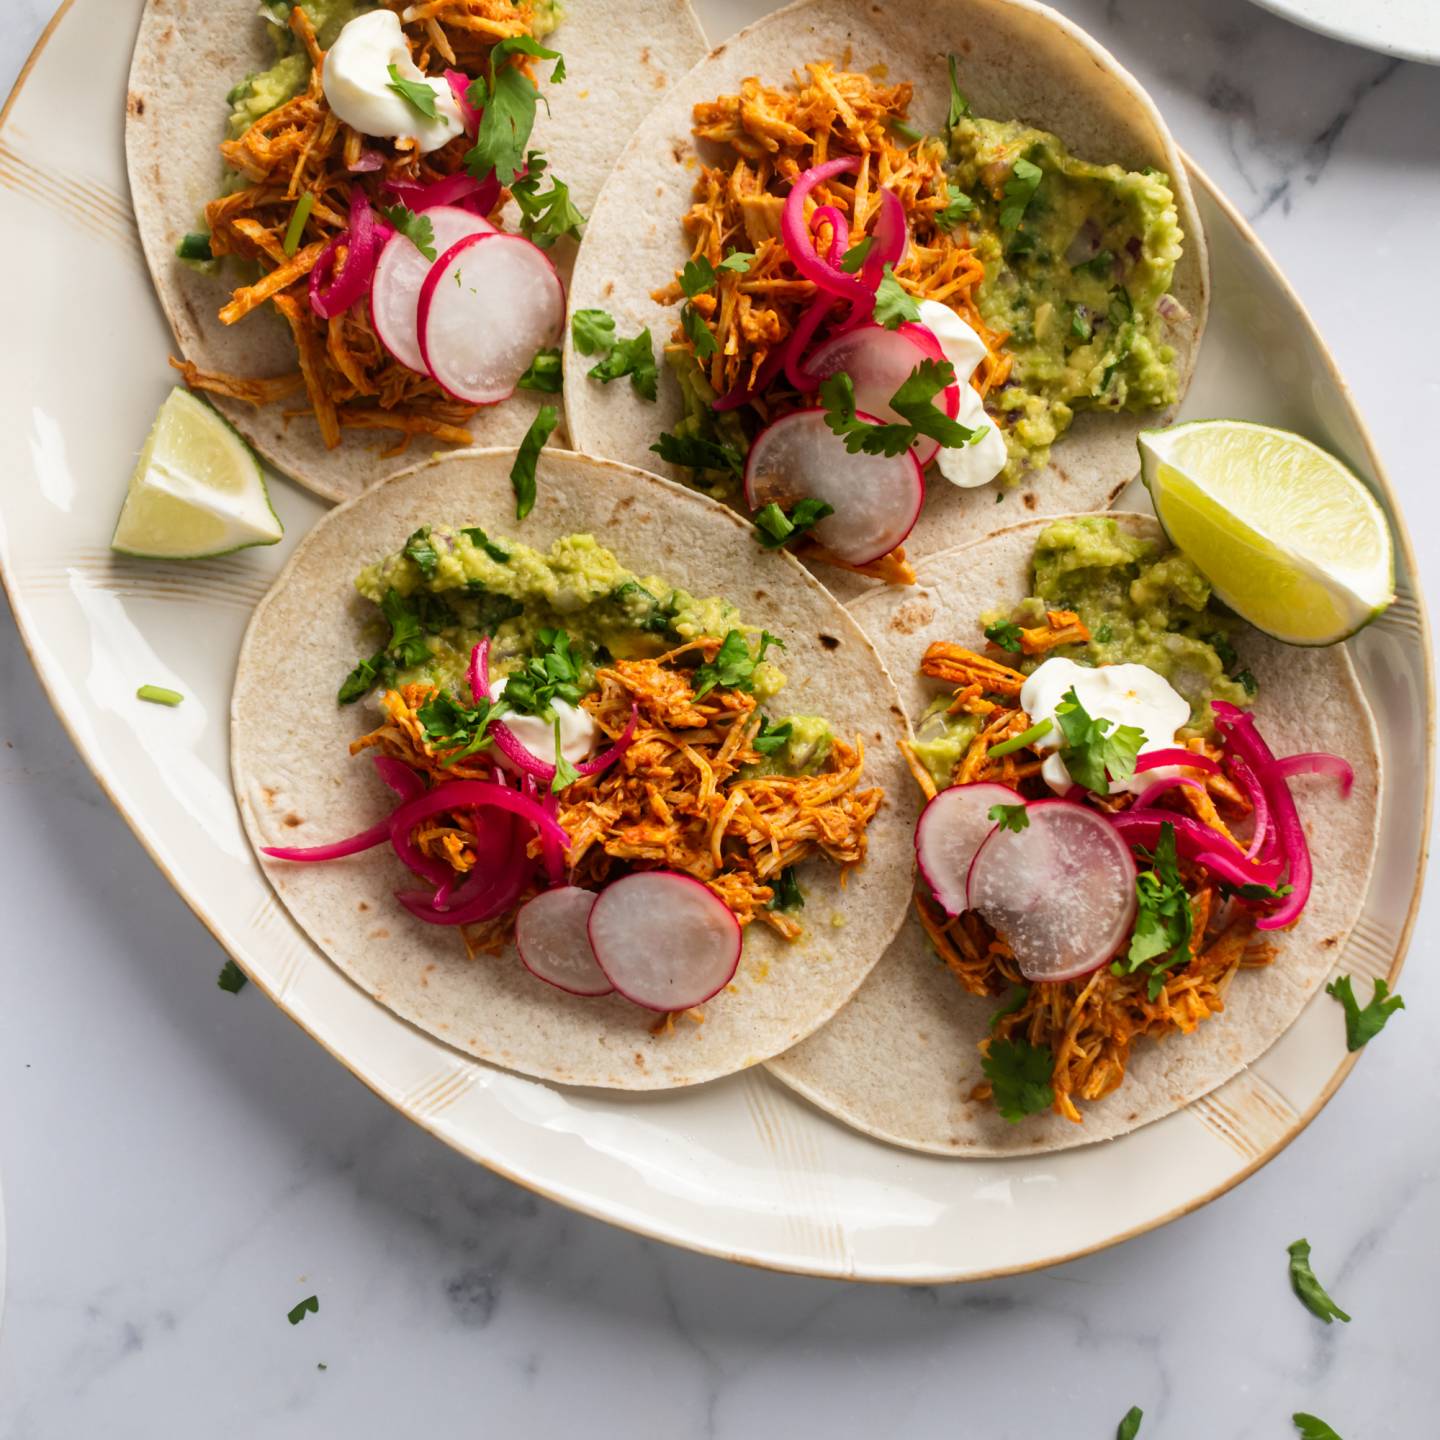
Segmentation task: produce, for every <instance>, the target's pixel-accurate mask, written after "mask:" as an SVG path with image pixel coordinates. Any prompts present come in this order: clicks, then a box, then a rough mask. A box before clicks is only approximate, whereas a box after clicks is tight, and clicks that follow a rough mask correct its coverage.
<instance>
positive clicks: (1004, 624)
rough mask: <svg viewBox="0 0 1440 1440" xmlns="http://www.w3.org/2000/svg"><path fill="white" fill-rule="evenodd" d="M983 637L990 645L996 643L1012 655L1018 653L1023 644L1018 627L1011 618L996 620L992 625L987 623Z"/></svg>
mask: <svg viewBox="0 0 1440 1440" xmlns="http://www.w3.org/2000/svg"><path fill="white" fill-rule="evenodd" d="M985 638H986V639H987V640H988V641H989V642H990V643H991V644H992V645H998V646H999V647H1000V648H1001V649H1002V650H1008V651H1009V652H1010V653H1011V654H1012V655H1018V654H1019V653H1020V651H1021V649H1022V648H1023V645H1024V641H1023V638H1022V636H1021V634H1020V627H1019V626H1018V625H1017V624H1015V622H1014V621H1013V620H997V621H995V623H994V624H993V625H987V626H986V627H985Z"/></svg>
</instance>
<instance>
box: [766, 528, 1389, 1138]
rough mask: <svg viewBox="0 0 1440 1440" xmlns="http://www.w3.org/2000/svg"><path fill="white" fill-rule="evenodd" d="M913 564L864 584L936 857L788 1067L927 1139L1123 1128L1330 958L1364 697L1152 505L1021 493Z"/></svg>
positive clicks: (1170, 1095) (1350, 855) (1231, 1055)
mask: <svg viewBox="0 0 1440 1440" xmlns="http://www.w3.org/2000/svg"><path fill="white" fill-rule="evenodd" d="M920 571H921V573H920V576H919V578H918V582H917V586H916V588H915V589H914V590H913V591H909V592H898V591H888V592H879V593H876V594H873V595H868V596H865V597H863V598H862V599H861V600H859V601H857V602H856V604H855V607H854V608H855V613H856V616H857V618H858V619H860V620H861V622H862V623H863V624H864V625H865V626H866V627H867V629H868V631H869V633H870V634H871V635H872V636H874V637H875V640H876V643H877V644H878V645H879V647H880V650H881V654H882V655H883V656H884V657H885V658H886V660H887V662H888V663H889V664H890V666H891V668H892V671H893V673H895V674H896V675H897V676H903V677H904V678H903V679H902V680H901V681H900V683H901V686H902V695H903V696H904V698H905V700H906V702H907V705H908V707H909V709H910V712H911V713H912V715H913V716H914V717H915V721H916V737H917V738H916V741H915V743H914V745H913V746H911V747H909V755H910V759H911V762H912V765H913V769H914V774H915V776H916V779H917V782H918V783H919V785H920V786H921V787H922V788H923V790H924V791H925V793H926V794H927V796H930V797H933V798H931V799H930V801H929V804H928V805H927V808H926V811H925V812H924V815H923V816H922V819H921V822H920V825H919V826H918V827H917V832H916V835H917V840H916V843H917V850H918V852H919V860H920V869H921V871H922V874H923V877H924V878H922V880H920V881H919V882H917V887H916V896H915V904H914V909H913V913H912V916H911V917H910V919H909V920H908V921H907V923H906V925H905V928H904V930H903V931H902V933H901V935H900V936H899V938H898V939H897V940H896V942H895V944H894V945H892V946H891V948H890V950H889V952H888V953H887V954H886V956H885V958H884V959H883V960H882V961H881V962H880V964H879V965H878V966H877V967H876V969H875V971H874V973H873V974H872V975H871V977H870V979H869V980H868V981H867V982H866V984H865V985H864V986H863V987H862V988H861V990H860V992H859V994H858V995H857V996H856V997H855V999H854V1000H853V1001H852V1002H851V1003H850V1005H849V1006H848V1007H847V1008H846V1010H845V1011H844V1012H843V1013H842V1014H841V1015H840V1016H838V1017H837V1018H836V1019H835V1020H834V1021H832V1022H831V1023H830V1024H829V1025H828V1026H827V1027H826V1028H825V1029H824V1030H823V1031H822V1032H821V1033H820V1034H819V1035H817V1036H815V1037H813V1038H812V1039H811V1040H809V1041H807V1042H806V1043H805V1044H803V1045H801V1046H799V1047H798V1048H797V1049H795V1050H793V1051H791V1052H790V1053H789V1054H787V1055H785V1056H782V1057H781V1058H780V1059H779V1060H777V1061H776V1062H774V1065H773V1068H774V1070H775V1073H776V1074H777V1075H778V1076H779V1077H780V1078H781V1079H782V1080H784V1081H785V1082H786V1083H787V1084H790V1085H793V1086H794V1087H795V1088H796V1089H797V1090H799V1091H800V1092H801V1093H802V1094H804V1095H806V1096H808V1097H809V1098H810V1099H811V1100H813V1101H814V1102H815V1103H816V1104H818V1105H820V1106H821V1107H823V1108H824V1109H826V1110H829V1111H831V1112H832V1113H834V1114H835V1115H837V1116H839V1117H841V1118H842V1119H844V1120H845V1121H847V1122H848V1123H849V1124H851V1125H854V1126H856V1127H858V1128H859V1129H861V1130H864V1131H867V1132H868V1133H870V1134H873V1135H876V1136H879V1137H881V1138H883V1139H886V1140H890V1141H893V1142H895V1143H897V1144H901V1145H906V1146H910V1147H912V1148H915V1149H921V1150H930V1151H935V1152H937V1153H941V1154H956V1155H1004V1154H1015V1153H1022V1152H1024V1153H1029V1152H1033V1151H1034V1150H1036V1149H1057V1148H1061V1147H1065V1146H1071V1145H1079V1144H1084V1143H1086V1142H1088V1141H1091V1140H1101V1139H1108V1138H1111V1137H1113V1136H1116V1135H1122V1134H1124V1133H1126V1132H1127V1131H1129V1130H1132V1129H1134V1128H1136V1127H1137V1126H1139V1125H1143V1124H1146V1123H1148V1122H1149V1121H1152V1120H1156V1119H1159V1118H1160V1117H1162V1116H1165V1115H1168V1114H1170V1113H1172V1112H1173V1111H1174V1110H1176V1109H1178V1108H1179V1107H1180V1106H1182V1105H1185V1104H1186V1103H1188V1102H1189V1101H1192V1100H1194V1099H1196V1098H1197V1097H1199V1096H1201V1095H1204V1094H1205V1093H1206V1092H1207V1091H1210V1090H1213V1089H1214V1088H1215V1087H1216V1086H1218V1085H1220V1084H1222V1083H1223V1082H1224V1081H1225V1080H1227V1079H1229V1078H1230V1077H1231V1076H1232V1075H1234V1074H1235V1073H1236V1072H1237V1071H1239V1070H1240V1069H1241V1068H1243V1067H1244V1066H1245V1065H1248V1064H1249V1063H1251V1062H1252V1061H1253V1060H1255V1059H1256V1057H1257V1056H1259V1055H1260V1054H1261V1053H1262V1052H1263V1051H1265V1050H1266V1049H1267V1048H1268V1047H1269V1046H1270V1045H1272V1044H1273V1043H1274V1042H1275V1041H1276V1040H1277V1039H1278V1038H1279V1037H1280V1035H1281V1034H1282V1033H1283V1032H1284V1031H1285V1029H1286V1028H1287V1027H1288V1026H1289V1025H1290V1024H1291V1023H1292V1022H1293V1021H1294V1020H1295V1018H1296V1016H1297V1015H1298V1014H1299V1013H1300V1010H1301V1008H1302V1007H1303V1006H1304V1004H1305V1003H1306V1001H1307V1000H1308V999H1309V998H1310V997H1311V996H1312V995H1313V994H1314V993H1315V991H1316V990H1317V989H1318V987H1319V986H1320V984H1321V982H1322V981H1323V980H1324V979H1325V977H1326V975H1327V974H1328V973H1329V972H1330V971H1331V969H1332V968H1333V967H1334V965H1335V963H1336V961H1337V959H1338V958H1339V956H1340V954H1341V947H1342V945H1343V942H1344V940H1345V937H1346V935H1347V934H1348V932H1349V930H1350V928H1351V926H1352V925H1353V924H1354V923H1355V920H1356V917H1357V916H1358V914H1359V912H1360V908H1361V905H1362V904H1363V902H1364V897H1365V892H1366V887H1367V883H1368V878H1369V874H1370V868H1371V864H1372V861H1373V858H1374V853H1375V845H1376V837H1377V797H1378V793H1379V783H1380V758H1379V752H1378V748H1377V739H1376V733H1375V727H1374V722H1373V720H1372V718H1371V715H1370V712H1369V710H1368V708H1367V707H1366V704H1365V700H1364V697H1363V696H1362V694H1361V692H1360V688H1359V685H1358V684H1357V681H1356V677H1355V673H1354V670H1353V668H1352V666H1351V663H1350V660H1349V657H1348V656H1347V655H1346V653H1345V650H1344V648H1343V647H1341V646H1334V647H1331V648H1328V649H1300V648H1294V647H1290V646H1286V645H1282V644H1280V643H1279V642H1277V641H1274V640H1271V639H1268V638H1267V637H1265V636H1263V635H1261V634H1259V633H1258V632H1257V631H1254V630H1252V629H1251V628H1250V627H1248V626H1247V625H1245V624H1244V623H1243V622H1241V621H1239V620H1237V619H1235V618H1234V617H1233V616H1232V615H1230V614H1229V613H1228V612H1225V611H1223V610H1222V609H1221V608H1219V607H1217V605H1216V604H1215V603H1214V602H1213V601H1212V600H1211V598H1210V589H1209V585H1208V583H1207V582H1206V581H1205V580H1204V579H1203V577H1202V576H1201V575H1200V573H1199V571H1198V570H1197V569H1196V568H1195V567H1194V565H1192V564H1191V562H1190V561H1189V560H1188V559H1187V558H1186V557H1185V556H1184V555H1183V554H1181V553H1180V552H1179V551H1177V550H1174V549H1172V548H1171V547H1170V546H1169V544H1168V542H1167V541H1166V540H1165V538H1164V535H1163V532H1162V531H1161V530H1160V528H1159V526H1158V525H1157V524H1156V522H1155V521H1154V520H1153V519H1151V518H1149V517H1147V516H1141V515H1126V514H1117V515H1113V516H1078V517H1069V518H1064V519H1058V520H1053V521H1044V520H1042V521H1034V522H1029V523H1026V524H1024V525H1020V526H1017V527H1016V528H1014V529H1012V530H1008V531H1002V532H1000V533H999V534H997V535H994V536H992V537H990V538H989V539H987V540H983V541H980V542H978V543H977V544H974V545H971V546H966V547H963V548H960V549H957V550H952V551H949V552H946V553H945V554H942V555H936V556H932V557H930V558H929V559H928V560H927V561H925V562H924V564H923V565H922V566H921V567H920ZM1062 796H1063V798H1061V797H1062Z"/></svg>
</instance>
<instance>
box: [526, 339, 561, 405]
mask: <svg viewBox="0 0 1440 1440" xmlns="http://www.w3.org/2000/svg"><path fill="white" fill-rule="evenodd" d="M564 383H565V378H564V374H563V372H562V370H561V367H560V352H559V351H558V350H553V349H546V350H537V351H536V352H535V358H534V359H533V360H532V361H531V362H530V368H529V369H528V370H526V372H525V373H524V374H523V375H522V376H521V377H520V378H519V379H518V380H517V381H516V382H515V384H516V385H517V386H518V387H519V388H520V389H521V390H538V391H540V392H542V393H543V394H546V395H558V394H559V393H560V390H561V388H562V387H563V385H564Z"/></svg>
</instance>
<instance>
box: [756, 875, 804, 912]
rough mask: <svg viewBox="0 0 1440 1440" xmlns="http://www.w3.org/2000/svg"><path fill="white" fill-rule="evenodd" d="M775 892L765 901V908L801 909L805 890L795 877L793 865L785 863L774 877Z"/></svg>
mask: <svg viewBox="0 0 1440 1440" xmlns="http://www.w3.org/2000/svg"><path fill="white" fill-rule="evenodd" d="M773 888H774V890H775V893H774V894H773V895H772V896H771V897H770V898H769V900H767V901H766V902H765V908H766V909H767V910H803V909H804V908H805V892H804V891H803V890H801V888H800V882H799V881H798V880H797V879H796V878H795V867H794V866H793V865H787V866H786V867H785V869H783V870H782V871H781V872H780V873H779V874H778V875H777V876H776V877H775V885H774V887H773Z"/></svg>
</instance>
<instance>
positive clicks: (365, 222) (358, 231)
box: [309, 185, 393, 320]
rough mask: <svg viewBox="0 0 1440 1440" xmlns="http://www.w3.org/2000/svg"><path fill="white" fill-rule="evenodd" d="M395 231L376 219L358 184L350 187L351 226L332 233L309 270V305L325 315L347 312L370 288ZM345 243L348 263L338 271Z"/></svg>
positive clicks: (316, 311)
mask: <svg viewBox="0 0 1440 1440" xmlns="http://www.w3.org/2000/svg"><path fill="white" fill-rule="evenodd" d="M392 233H393V232H392V231H391V229H390V227H389V226H388V225H386V226H381V225H379V224H378V223H377V222H376V219H375V214H374V212H373V211H372V210H371V209H370V202H369V200H367V199H366V198H365V192H364V191H363V190H362V189H361V188H360V186H359V185H352V186H351V187H350V228H349V229H348V230H342V231H341V232H340V233H339V234H338V235H335V236H332V237H331V238H330V240H329V241H328V242H327V243H326V245H325V248H324V249H323V250H322V251H321V252H320V254H319V257H318V258H317V259H316V261H315V265H314V268H313V269H312V270H311V271H310V286H309V288H310V308H311V309H312V310H314V312H315V313H316V314H317V315H318V316H319V317H320V318H321V319H322V320H330V319H333V318H334V317H335V316H336V315H341V314H344V312H345V311H346V310H348V309H349V308H350V307H351V306H352V305H353V304H354V303H355V302H356V301H357V300H359V299H361V298H362V297H363V296H364V295H365V293H366V291H367V290H369V288H370V281H371V279H372V278H373V276H374V274H375V262H376V261H377V260H378V259H379V258H380V246H381V245H382V244H383V243H384V241H385V239H388V238H389V236H390V235H391V234H392ZM341 245H343V246H344V247H345V263H344V264H343V265H341V267H340V269H339V270H338V272H337V271H335V256H336V254H337V253H338V251H339V248H340V246H341Z"/></svg>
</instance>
